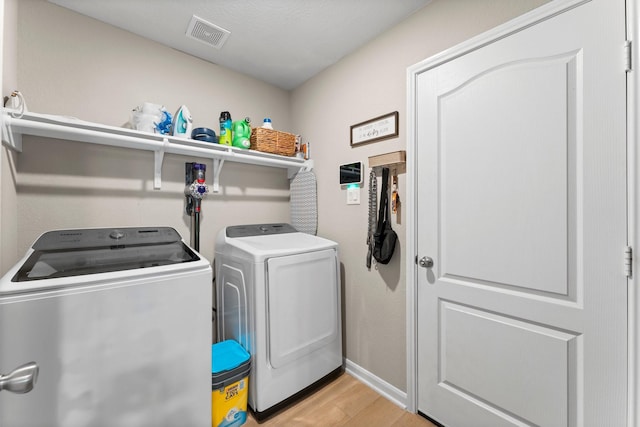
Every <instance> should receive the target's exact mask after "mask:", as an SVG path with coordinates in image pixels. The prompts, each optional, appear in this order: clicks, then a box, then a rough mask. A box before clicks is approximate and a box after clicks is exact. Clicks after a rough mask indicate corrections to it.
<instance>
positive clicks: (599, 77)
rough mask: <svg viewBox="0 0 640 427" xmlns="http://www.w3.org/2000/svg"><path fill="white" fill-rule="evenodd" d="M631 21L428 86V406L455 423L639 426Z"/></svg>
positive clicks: (613, 9) (596, 25)
mask: <svg viewBox="0 0 640 427" xmlns="http://www.w3.org/2000/svg"><path fill="white" fill-rule="evenodd" d="M574 3H575V2H574ZM624 14H625V5H624V0H593V1H590V2H586V3H585V4H582V5H579V6H577V7H572V8H570V9H569V10H565V11H563V12H562V13H558V14H555V15H554V16H552V17H550V18H548V19H544V20H542V21H541V22H538V23H536V24H535V25H532V26H528V27H527V28H525V29H522V30H520V31H518V32H516V33H514V34H511V35H509V36H508V37H504V38H501V39H499V40H497V41H493V42H492V43H490V44H488V45H485V46H484V47H479V48H477V49H475V50H473V51H472V52H469V53H466V54H465V55H462V56H459V57H456V58H452V59H450V60H448V61H447V62H444V63H442V64H440V65H438V66H434V67H432V68H428V67H426V69H425V70H424V71H423V72H422V73H420V74H419V75H418V76H417V78H416V83H415V84H416V119H415V120H416V126H417V129H416V138H417V143H416V165H417V166H416V168H417V172H416V191H417V196H418V197H417V202H416V209H417V216H416V218H417V219H416V227H417V251H418V252H417V253H418V258H421V257H430V258H432V259H433V266H432V267H431V268H420V267H417V269H418V271H417V277H418V290H417V298H418V315H417V319H418V325H417V328H418V409H419V410H420V411H422V412H424V413H425V414H427V415H429V416H431V417H432V418H434V419H435V420H437V421H439V422H441V423H442V424H444V425H446V426H448V427H463V426H473V427H478V426H491V427H498V426H512V425H519V426H531V425H538V426H551V427H558V426H624V425H626V387H627V357H626V354H627V347H626V345H627V344H626V338H627V329H626V322H627V312H626V309H627V296H626V283H627V278H626V275H625V274H624V272H623V251H624V249H625V246H626V244H627V243H626V242H627V240H626V204H625V203H626V151H625V150H626V141H625V138H626V135H625V132H626V131H625V115H626V109H625V108H626V107H625V102H626V101H625V99H626V95H625V90H626V88H625V67H624V61H623V51H624V41H625V20H624V19H625V16H624Z"/></svg>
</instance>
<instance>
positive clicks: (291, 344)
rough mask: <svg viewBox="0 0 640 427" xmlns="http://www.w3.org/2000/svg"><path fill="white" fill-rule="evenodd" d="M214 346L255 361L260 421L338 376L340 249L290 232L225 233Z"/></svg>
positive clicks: (254, 228)
mask: <svg viewBox="0 0 640 427" xmlns="http://www.w3.org/2000/svg"><path fill="white" fill-rule="evenodd" d="M215 253H216V260H215V264H216V296H217V314H218V322H217V325H218V339H219V340H226V339H235V340H236V341H238V342H239V343H240V344H241V345H242V346H243V347H244V348H245V349H246V350H247V351H248V352H249V353H250V354H251V357H252V361H251V373H250V376H249V406H250V407H251V408H252V409H253V411H254V414H255V415H256V418H258V420H261V419H264V418H265V417H268V416H269V415H270V414H272V413H274V412H276V411H278V410H279V409H280V408H282V407H283V406H286V405H287V403H288V402H289V401H291V400H292V399H296V398H297V397H299V396H300V395H301V394H304V393H305V392H306V391H307V390H308V389H311V388H314V387H315V386H316V385H317V384H318V383H321V382H323V381H324V380H326V379H328V378H332V377H333V376H335V375H337V374H339V373H340V372H341V370H342V332H341V330H342V327H341V308H340V307H341V303H340V273H339V262H338V244H337V243H336V242H333V241H331V240H327V239H324V238H321V237H317V236H312V235H309V234H305V233H300V232H298V231H296V230H295V229H294V228H293V227H292V226H291V225H289V224H255V225H242V226H233V227H227V228H225V229H223V230H221V231H220V233H219V234H218V236H217V239H216V250H215Z"/></svg>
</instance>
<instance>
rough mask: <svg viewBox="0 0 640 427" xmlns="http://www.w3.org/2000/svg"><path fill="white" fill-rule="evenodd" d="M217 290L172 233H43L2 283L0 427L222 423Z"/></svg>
mask: <svg viewBox="0 0 640 427" xmlns="http://www.w3.org/2000/svg"><path fill="white" fill-rule="evenodd" d="M211 281H212V271H211V265H210V262H209V261H207V260H206V259H204V258H203V257H201V256H200V255H199V254H198V253H197V252H195V251H193V250H192V249H191V248H189V247H188V246H187V245H186V243H184V241H183V240H182V238H181V237H180V235H179V234H178V233H177V232H176V231H175V230H174V229H173V228H170V227H159V228H151V227H145V228H137V227H135V228H134V227H132V228H119V229H77V230H58V231H50V232H47V233H45V234H43V235H42V236H40V238H38V239H37V241H36V242H35V243H34V244H33V245H32V247H31V248H30V249H29V250H28V251H27V253H26V255H25V256H24V258H23V259H22V260H20V261H19V262H18V263H17V264H16V265H15V267H13V268H12V269H10V270H9V271H8V272H7V274H6V275H5V276H4V277H2V279H0V426H16V427H20V426H24V427H27V426H28V427H32V426H47V427H74V426H121V427H124V426H154V427H157V426H166V427H169V426H178V425H179V426H204V425H207V424H208V425H211V377H210V376H209V372H210V370H211V297H212V296H211V293H212V287H211Z"/></svg>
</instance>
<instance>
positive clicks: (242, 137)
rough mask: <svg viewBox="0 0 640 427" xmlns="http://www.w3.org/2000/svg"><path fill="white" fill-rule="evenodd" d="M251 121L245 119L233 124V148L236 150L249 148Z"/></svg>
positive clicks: (247, 118)
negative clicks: (236, 148)
mask: <svg viewBox="0 0 640 427" xmlns="http://www.w3.org/2000/svg"><path fill="white" fill-rule="evenodd" d="M250 122H251V119H250V118H249V117H246V118H245V119H244V120H238V121H235V122H233V146H234V147H238V148H249V147H251V140H250V139H249V138H250V137H251V126H250V125H249V123H250Z"/></svg>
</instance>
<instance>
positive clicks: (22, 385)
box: [0, 362, 39, 394]
mask: <svg viewBox="0 0 640 427" xmlns="http://www.w3.org/2000/svg"><path fill="white" fill-rule="evenodd" d="M38 371H39V368H38V365H37V364H36V362H29V363H27V364H25V365H22V366H19V367H17V368H16V369H14V370H13V371H11V372H9V373H8V374H7V375H2V374H0V391H2V390H7V391H10V392H12V393H19V394H22V393H29V392H30V391H31V390H33V386H35V384H36V380H37V379H38Z"/></svg>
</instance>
